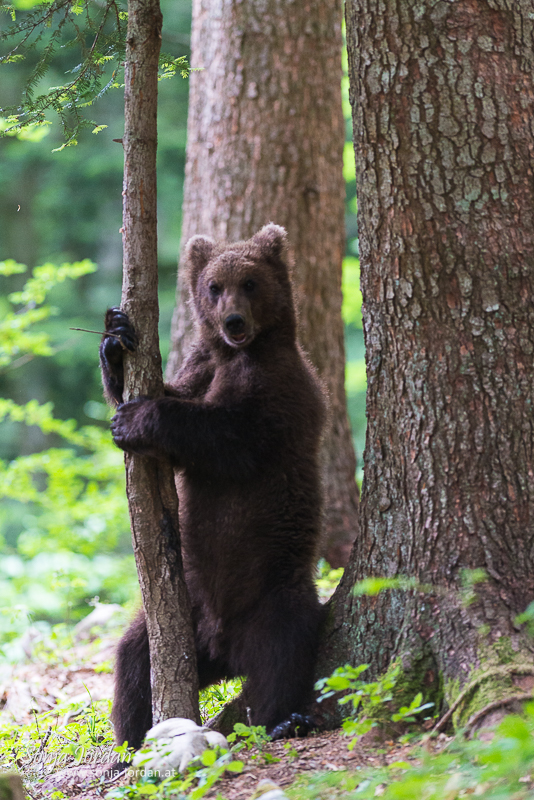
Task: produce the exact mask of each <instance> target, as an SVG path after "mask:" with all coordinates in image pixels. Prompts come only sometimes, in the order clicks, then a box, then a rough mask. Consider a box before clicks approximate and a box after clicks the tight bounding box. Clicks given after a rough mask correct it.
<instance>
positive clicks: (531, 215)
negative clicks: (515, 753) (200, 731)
mask: <svg viewBox="0 0 534 800" xmlns="http://www.w3.org/2000/svg"><path fill="white" fill-rule="evenodd" d="M346 15H347V38H348V47H349V70H350V78H351V92H352V96H351V101H352V105H353V115H354V138H355V149H356V166H357V185H358V203H359V229H360V236H361V240H360V253H361V267H362V293H363V301H364V310H363V317H364V330H365V341H366V348H367V354H366V359H367V371H368V394H367V409H368V411H367V414H368V431H367V443H366V450H365V457H364V462H365V468H364V472H365V478H364V487H363V492H362V506H361V508H362V515H361V528H362V530H361V544H360V546H359V548H358V550H357V552H356V553H355V558H354V561H353V563H352V564H351V566H350V574H348V572H349V571H348V570H347V571H346V576H345V581H344V584H343V586H342V587H341V588H340V590H339V592H338V595H337V598H336V600H335V604H334V606H333V608H332V618H331V628H330V633H329V636H328V639H327V643H326V647H325V655H324V660H323V662H322V665H321V669H322V671H324V672H326V671H327V670H328V669H329V668H330V666H332V665H333V664H335V663H336V662H337V663H340V662H343V661H344V660H350V661H352V662H353V663H362V662H367V663H370V664H371V665H372V672H374V673H375V674H376V673H378V672H380V671H382V670H384V669H385V668H386V667H387V665H388V663H389V661H390V659H391V658H392V657H394V656H397V655H400V656H401V657H402V658H403V663H404V665H405V667H406V668H411V669H415V667H416V664H417V668H418V670H419V672H420V683H421V686H423V685H424V684H425V681H426V683H427V684H428V686H429V688H430V686H432V685H434V687H435V686H436V685H437V683H438V682H439V680H438V676H441V679H442V680H443V687H444V692H445V701H446V702H447V703H448V704H450V703H451V702H452V701H453V700H454V698H455V697H456V696H457V694H458V691H459V688H460V687H462V686H464V685H465V684H466V683H467V684H470V683H472V684H473V691H470V692H468V693H467V696H466V698H465V700H464V701H463V702H462V703H460V704H459V706H458V709H457V711H456V717H455V719H456V721H460V722H461V721H465V720H466V719H467V717H468V716H469V714H470V713H471V712H472V711H473V710H477V708H480V707H481V706H484V705H486V704H487V703H489V702H490V701H491V700H493V699H495V698H499V697H500V698H502V696H503V694H504V695H506V694H517V693H518V691H519V692H520V691H521V687H523V690H524V689H528V690H531V688H532V684H533V679H532V673H533V669H532V645H531V644H529V642H528V640H527V637H526V635H525V634H524V632H523V631H522V630H521V629H520V627H519V626H518V625H517V624H516V623H515V621H514V620H515V617H516V615H517V614H518V613H520V612H522V611H524V609H525V607H526V606H527V604H528V603H529V602H530V601H532V599H533V597H534V549H533V544H532V543H533V540H534V522H533V521H534V438H533V428H532V410H533V408H534V358H533V354H534V314H533V310H532V308H533V307H532V297H533V296H534V176H533V161H532V156H533V152H534V127H533V126H532V120H533V118H534V78H533V76H534V54H533V42H534V38H533V34H534V28H533V25H534V3H533V2H532V0H514V2H513V3H512V2H509V1H508V0H491V1H490V0H488V1H487V2H483V0H457V1H456V2H453V3H451V2H435V1H434V0H424V2H420V0H406V2H404V3H398V2H397V0H380V2H378V0H348V2H347V6H346ZM479 568H480V569H483V570H484V571H485V573H486V575H487V579H486V580H485V581H484V582H483V583H480V584H478V585H477V586H476V587H475V595H476V600H475V601H474V602H473V603H471V604H470V605H466V603H465V602H464V600H465V592H462V591H461V586H462V571H463V570H472V569H479ZM367 575H375V576H396V575H407V576H415V577H416V578H417V579H418V580H419V581H420V582H421V584H431V585H432V587H434V588H433V590H432V591H427V589H426V587H424V586H422V587H421V590H420V591H413V592H411V593H402V592H399V591H395V592H387V593H383V594H381V595H379V596H378V597H374V598H370V597H363V598H355V597H353V596H352V595H351V592H350V589H351V585H352V584H353V583H354V582H355V581H356V580H358V579H360V578H363V577H365V576H367ZM529 665H530V666H529ZM481 676H486V677H483V678H481ZM477 681H478V682H477ZM514 687H518V688H514Z"/></svg>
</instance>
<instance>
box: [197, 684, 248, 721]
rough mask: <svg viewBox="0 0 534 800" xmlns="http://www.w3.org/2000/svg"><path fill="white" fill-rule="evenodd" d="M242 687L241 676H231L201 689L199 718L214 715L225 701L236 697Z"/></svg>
mask: <svg viewBox="0 0 534 800" xmlns="http://www.w3.org/2000/svg"><path fill="white" fill-rule="evenodd" d="M242 688H243V680H242V678H233V679H232V680H229V681H221V682H220V683H215V684H213V685H212V686H208V687H207V688H206V689H202V691H201V692H200V698H199V707H200V716H201V719H202V720H204V721H206V720H208V719H211V717H214V716H216V714H218V713H219V711H221V710H222V708H223V707H224V706H225V705H226V704H227V703H230V702H231V701H232V700H233V699H234V697H237V695H238V694H239V693H240V692H241V689H242Z"/></svg>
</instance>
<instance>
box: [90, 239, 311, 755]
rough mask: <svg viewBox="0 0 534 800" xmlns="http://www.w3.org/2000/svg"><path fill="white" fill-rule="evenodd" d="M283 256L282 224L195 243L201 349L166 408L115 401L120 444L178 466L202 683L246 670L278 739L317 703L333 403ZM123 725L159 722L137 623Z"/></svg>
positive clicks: (119, 710) (125, 649)
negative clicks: (300, 338)
mask: <svg viewBox="0 0 534 800" xmlns="http://www.w3.org/2000/svg"><path fill="white" fill-rule="evenodd" d="M284 251H285V231H284V230H283V228H280V227H278V226H276V225H272V224H271V225H268V226H266V227H265V228H263V229H262V230H261V231H260V232H259V233H257V234H256V235H255V236H254V237H253V238H252V239H250V240H248V241H246V242H240V243H237V244H230V245H219V244H215V243H213V242H212V241H210V240H209V239H205V238H202V237H194V238H193V239H192V240H191V241H190V242H189V244H188V246H187V250H186V257H187V262H188V274H189V281H190V287H191V296H192V304H193V310H194V313H195V317H196V326H197V336H196V341H195V344H194V346H193V348H192V350H191V352H190V354H189V357H188V358H187V359H186V361H185V363H184V365H183V366H182V368H181V370H180V372H179V373H178V375H177V376H176V380H175V382H174V383H173V384H172V385H171V386H168V387H166V396H165V397H164V398H161V399H158V400H147V399H143V400H140V401H134V402H132V403H127V404H124V405H119V408H118V411H117V415H116V416H115V418H114V421H113V423H112V431H113V436H114V439H115V442H116V443H117V444H118V445H119V447H122V448H123V449H125V450H129V451H134V452H138V453H142V454H146V455H151V456H155V457H161V456H165V457H167V458H169V459H170V460H171V461H172V463H173V464H174V466H175V468H176V469H177V470H178V472H179V481H178V484H179V499H180V522H181V535H182V549H183V556H184V565H185V570H186V580H187V585H188V589H189V593H190V597H191V602H192V606H193V616H194V624H195V632H196V643H197V657H198V668H199V676H200V682H201V685H202V686H205V685H208V684H209V683H212V682H214V681H217V680H220V679H221V678H224V677H230V676H236V675H244V676H246V677H247V683H246V688H245V692H246V698H247V704H248V705H249V706H250V709H251V717H252V722H253V724H263V725H266V726H267V728H268V730H272V729H273V727H274V726H277V725H279V723H282V722H284V720H286V719H288V718H289V717H290V715H291V714H293V713H294V712H302V711H304V710H305V708H306V704H307V702H308V701H309V699H310V696H311V689H312V681H313V666H314V660H315V653H316V645H317V630H318V625H319V620H320V607H319V603H318V600H317V596H316V592H315V588H314V581H313V576H314V569H315V561H316V555H317V554H316V549H317V544H318V539H319V528H320V517H321V486H320V479H319V464H318V454H319V443H320V436H321V428H322V425H323V420H324V402H323V398H322V395H321V391H320V388H319V385H318V381H317V378H316V376H315V374H314V372H313V369H312V368H311V367H310V365H309V363H308V362H307V360H306V359H305V358H304V357H303V354H302V352H301V351H300V349H299V346H298V345H297V343H296V322H295V311H294V307H293V298H292V293H291V285H290V280H289V275H288V269H287V265H286V263H285V261H284ZM114 314H115V315H116V316H114ZM108 315H111V316H109V317H108V318H107V320H106V322H107V323H108V324H109V326H110V327H108V328H107V330H119V328H121V326H122V329H124V331H125V333H127V334H128V335H129V336H130V340H132V339H133V337H134V334H133V331H132V329H131V326H129V323H128V322H127V321H126V322H125V318H124V315H120V314H119V312H118V311H114V310H112V311H110V312H108ZM115 318H116V324H115V322H114V320H115ZM107 343H111V344H110V353H111V354H112V355H113V353H116V352H117V350H116V347H115V349H113V348H114V345H113V340H112V339H110V337H105V338H104V339H103V342H102V346H101V360H102V369H103V374H104V383H105V386H106V387H107V390H108V395H111V396H112V397H113V398H114V400H115V401H116V402H120V401H121V399H122V398H121V394H122V375H118V371H119V370H118V367H116V366H115V364H114V362H113V357H111V358H108V357H107V347H108V345H107ZM121 368H122V364H121ZM110 387H111V389H110ZM119 389H120V391H119ZM113 719H114V722H115V726H116V729H117V739H118V741H119V742H122V741H124V740H128V741H129V743H130V744H131V745H133V746H135V747H139V745H140V744H141V741H142V739H143V736H144V733H145V732H146V730H147V728H148V726H149V725H150V720H151V712H150V682H149V657H148V642H147V637H146V628H145V624H144V618H143V616H142V615H140V616H139V617H138V618H137V620H135V621H134V623H133V625H132V627H131V628H130V629H129V630H128V631H127V633H126V634H125V636H124V638H123V640H122V641H121V644H120V646H119V654H118V662H117V674H116V693H115V704H114V711H113ZM289 729H290V728H289V727H286V728H284V727H283V726H282V728H277V731H278V732H280V731H282V734H281V735H283V733H284V732H287V731H288V730H289Z"/></svg>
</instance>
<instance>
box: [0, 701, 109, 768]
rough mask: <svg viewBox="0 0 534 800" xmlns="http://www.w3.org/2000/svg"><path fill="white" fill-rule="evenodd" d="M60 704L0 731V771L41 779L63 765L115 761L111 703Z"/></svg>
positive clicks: (5, 726)
mask: <svg viewBox="0 0 534 800" xmlns="http://www.w3.org/2000/svg"><path fill="white" fill-rule="evenodd" d="M88 699H89V705H88V706H87V704H86V703H82V702H78V703H63V704H61V705H58V706H56V707H55V708H54V709H53V710H52V711H48V712H45V713H42V714H35V715H34V720H33V722H31V723H29V724H27V725H15V724H13V725H4V726H3V727H2V728H0V771H8V770H17V771H18V770H20V771H21V772H23V773H24V775H25V776H26V777H28V778H31V777H42V776H43V774H46V773H47V772H53V771H55V770H57V769H61V768H62V767H63V766H69V765H73V764H83V763H107V762H112V761H113V760H115V758H116V757H115V756H114V743H113V731H112V729H111V725H110V723H109V712H110V707H111V701H109V700H99V701H98V702H93V701H92V700H91V696H90V694H89V692H88Z"/></svg>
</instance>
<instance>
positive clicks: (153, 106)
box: [122, 0, 199, 723]
mask: <svg viewBox="0 0 534 800" xmlns="http://www.w3.org/2000/svg"><path fill="white" fill-rule="evenodd" d="M161 21H162V17H161V11H160V8H159V0H129V3H128V33H127V50H126V68H125V94H124V110H125V129H124V138H123V144H124V190H123V197H124V202H123V249H124V274H123V290H122V308H123V309H124V310H125V311H126V312H127V313H128V315H129V317H130V319H131V321H132V323H133V325H134V326H135V329H136V332H137V334H138V337H139V347H138V350H137V352H136V353H135V354H133V355H131V356H128V357H126V358H125V391H124V397H125V400H127V399H131V398H133V397H137V396H139V395H150V396H151V397H157V396H158V395H161V394H163V377H162V372H161V356H160V351H159V341H158V316H159V309H158V260H157V228H156V222H157V220H156V149H157V88H158V86H157V73H158V55H159V49H160V42H161ZM125 463H126V491H127V494H128V505H129V510H130V521H131V527H132V537H133V545H134V553H135V558H136V563H137V571H138V575H139V582H140V584H141V592H142V595H143V606H144V609H145V616H146V621H147V629H148V637H149V644H150V661H151V686H152V711H153V719H154V723H157V722H160V721H161V720H163V719H167V718H169V717H188V718H189V719H193V720H196V721H199V711H198V676H197V670H196V655H195V646H194V639H193V626H192V621H191V609H190V605H189V597H188V594H187V589H186V586H185V581H184V576H183V568H182V557H181V551H180V535H179V528H178V498H177V495H176V488H175V485H174V473H173V469H172V467H171V465H170V463H165V462H163V461H159V460H156V459H150V458H143V457H141V456H136V455H129V454H126V455H125Z"/></svg>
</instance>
